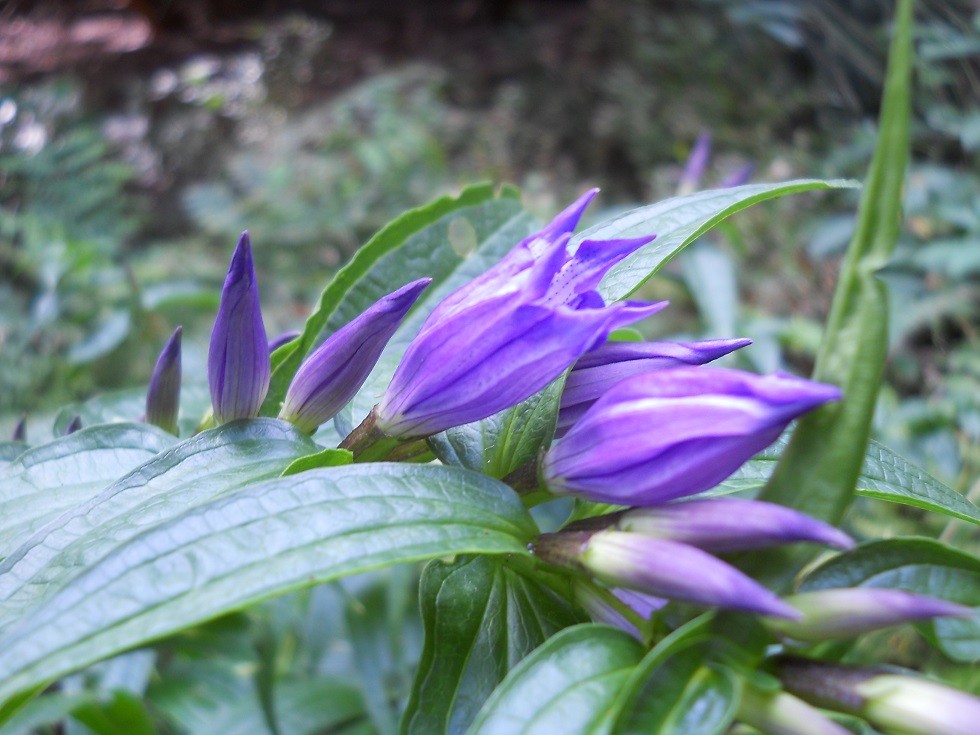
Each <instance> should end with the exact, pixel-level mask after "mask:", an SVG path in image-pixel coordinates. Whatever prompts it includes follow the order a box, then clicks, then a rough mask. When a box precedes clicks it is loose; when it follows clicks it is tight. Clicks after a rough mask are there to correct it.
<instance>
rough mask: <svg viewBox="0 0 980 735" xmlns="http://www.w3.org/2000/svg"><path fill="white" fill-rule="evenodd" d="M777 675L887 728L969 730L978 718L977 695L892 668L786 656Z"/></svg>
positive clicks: (935, 734)
mask: <svg viewBox="0 0 980 735" xmlns="http://www.w3.org/2000/svg"><path fill="white" fill-rule="evenodd" d="M777 675H778V676H779V678H780V679H781V680H782V682H783V686H784V687H785V688H786V689H787V690H788V691H790V692H792V693H793V694H795V695H796V696H798V697H800V698H801V699H804V700H806V701H808V702H810V703H811V704H815V705H817V706H818V707H826V708H827V709H834V710H839V711H841V712H847V713H850V714H853V715H857V716H858V717H863V718H864V719H866V720H868V722H870V723H871V724H872V725H875V726H877V727H880V728H881V729H882V730H885V731H888V732H892V731H895V732H901V733H906V735H974V733H976V731H977V723H980V699H978V698H977V697H972V696H970V695H969V694H967V693H966V692H961V691H959V690H958V689H953V688H951V687H947V686H943V685H942V684H937V683H936V682H933V681H929V680H928V679H923V678H919V677H916V676H903V675H901V674H896V673H894V672H893V671H891V670H883V669H873V668H862V667H857V666H843V665H840V664H828V663H823V662H818V661H809V660H806V659H797V658H786V659H783V660H781V661H780V662H779V664H778V669H777Z"/></svg>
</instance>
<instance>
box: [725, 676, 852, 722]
mask: <svg viewBox="0 0 980 735" xmlns="http://www.w3.org/2000/svg"><path fill="white" fill-rule="evenodd" d="M744 684H745V685H744V686H743V688H742V696H741V699H740V701H739V705H738V716H737V719H738V720H739V721H740V722H744V723H745V724H746V725H750V726H751V727H754V728H755V729H756V730H759V731H761V732H767V733H781V734H782V735H851V731H850V730H848V729H847V728H846V727H842V726H841V725H838V724H837V723H836V722H834V721H833V720H831V719H830V718H828V717H826V716H825V715H823V714H821V713H820V711H819V710H817V709H815V708H814V707H811V706H810V705H808V704H807V703H806V702H804V701H803V700H802V699H797V698H796V697H794V696H793V695H792V694H787V693H786V692H783V691H778V690H777V691H774V692H773V691H764V690H761V689H757V688H756V687H754V686H752V685H751V684H749V683H748V682H744Z"/></svg>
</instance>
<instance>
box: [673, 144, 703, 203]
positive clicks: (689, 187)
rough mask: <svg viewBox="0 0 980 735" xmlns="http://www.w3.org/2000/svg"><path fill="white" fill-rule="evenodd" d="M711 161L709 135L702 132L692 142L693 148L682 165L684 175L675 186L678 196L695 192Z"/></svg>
mask: <svg viewBox="0 0 980 735" xmlns="http://www.w3.org/2000/svg"><path fill="white" fill-rule="evenodd" d="M710 159H711V133H708V132H703V133H701V134H700V135H699V136H698V139H697V140H696V141H694V146H693V147H692V148H691V152H690V154H689V155H688V157H687V163H686V164H684V173H682V174H681V180H680V181H679V182H678V184H677V192H678V193H679V194H690V193H691V192H693V191H696V190H697V188H698V184H700V183H701V179H702V178H703V177H704V172H705V171H707V170H708V161H709V160H710Z"/></svg>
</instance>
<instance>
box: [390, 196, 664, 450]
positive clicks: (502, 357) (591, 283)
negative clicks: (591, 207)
mask: <svg viewBox="0 0 980 735" xmlns="http://www.w3.org/2000/svg"><path fill="white" fill-rule="evenodd" d="M595 193H596V192H595V191H590V192H588V193H587V194H585V195H584V196H582V197H580V198H579V199H578V201H576V202H575V203H574V204H572V205H571V206H570V207H568V208H567V209H566V210H565V211H564V212H562V213H561V214H559V215H558V217H556V218H555V219H554V220H553V221H552V222H551V224H549V225H548V226H547V227H545V228H544V229H543V230H542V231H541V232H539V233H537V234H536V235H532V236H531V237H528V238H527V239H525V240H523V241H522V242H521V243H519V244H518V245H517V246H516V247H514V249H513V250H511V251H510V253H508V254H507V255H506V256H505V257H504V258H503V260H501V261H500V262H499V263H498V264H497V265H496V266H494V267H493V268H491V269H490V270H489V271H487V272H486V273H484V274H483V275H481V276H479V277H478V278H476V279H474V280H472V281H470V282H469V283H467V284H466V285H464V286H462V287H461V288H459V289H457V290H456V291H454V292H453V293H451V294H450V295H449V296H448V297H446V298H445V299H444V300H443V301H442V302H441V303H440V304H439V305H438V306H437V307H436V308H435V309H434V310H433V311H432V313H431V314H430V315H429V317H428V318H427V319H426V320H425V323H424V324H423V325H422V328H421V330H420V332H419V334H418V336H417V337H416V338H415V339H414V340H413V341H412V343H411V344H410V345H409V347H408V349H407V350H406V352H405V355H404V357H403V358H402V361H401V363H400V364H399V365H398V368H397V369H396V371H395V374H394V377H393V378H392V380H391V384H390V385H389V386H388V389H387V390H386V391H385V394H384V396H383V398H382V399H381V402H380V403H379V404H378V406H377V407H376V409H375V419H376V426H377V428H378V429H379V430H381V431H382V432H384V433H386V434H388V435H390V436H395V437H399V438H401V439H409V438H414V437H422V436H429V435H431V434H435V433H437V432H440V431H443V430H444V429H448V428H450V427H452V426H458V425H460V424H467V423H470V422H472V421H478V420H479V419H482V418H486V417H487V416H490V415H492V414H494V413H497V412H498V411H502V410H503V409H505V408H508V407H509V406H512V405H514V404H516V403H518V402H520V401H522V400H524V399H525V398H528V397H529V396H531V395H533V394H534V393H536V392H538V391H539V390H541V389H542V388H544V387H545V386H547V385H548V383H550V382H551V381H553V380H554V379H555V378H557V377H558V376H559V375H561V373H562V372H563V371H564V370H565V369H566V368H567V367H568V366H569V365H571V364H572V363H573V362H575V360H576V359H578V358H579V357H580V356H582V355H583V354H585V353H586V352H588V351H589V350H591V349H593V348H594V347H596V346H597V345H599V344H601V343H602V342H603V341H604V340H605V338H606V336H607V335H608V334H609V332H610V331H612V330H614V329H616V328H618V327H621V326H623V325H626V324H629V323H632V322H634V321H636V320H638V319H641V318H643V317H645V316H648V315H650V314H653V313H654V312H656V311H659V310H660V309H662V308H663V307H664V306H665V304H662V303H661V304H646V303H632V302H619V303H614V304H609V305H607V304H606V303H605V302H604V301H603V299H602V297H601V296H600V295H599V293H598V292H597V291H596V290H595V289H596V287H597V286H598V285H599V281H600V280H601V279H602V276H603V275H604V274H605V273H606V271H608V270H609V269H610V268H611V267H612V266H613V265H615V264H616V263H617V262H619V261H620V260H622V259H623V258H625V257H626V256H627V255H629V254H630V253H632V252H634V251H635V250H637V249H639V248H640V247H642V246H643V245H645V244H646V243H648V242H650V241H651V240H652V239H653V236H650V237H643V238H638V239H632V240H610V241H603V242H599V241H594V240H586V241H584V242H582V243H581V244H580V245H579V246H578V248H577V249H575V250H574V252H570V251H569V248H568V243H569V240H570V238H571V232H572V230H573V229H574V227H575V225H576V223H577V222H578V220H579V217H580V216H581V214H582V211H583V210H584V209H585V207H586V205H588V203H589V201H591V199H592V198H593V197H594V196H595Z"/></svg>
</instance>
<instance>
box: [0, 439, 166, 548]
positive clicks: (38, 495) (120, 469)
mask: <svg viewBox="0 0 980 735" xmlns="http://www.w3.org/2000/svg"><path fill="white" fill-rule="evenodd" d="M172 443H173V437H172V436H170V435H169V434H167V433H166V432H164V431H161V430H160V429H158V428H156V427H155V426H147V425H145V424H103V425H101V426H93V427H90V428H87V429H82V430H80V431H77V432H75V433H74V434H71V435H69V436H65V437H61V438H59V439H55V440H54V441H52V442H49V443H48V444H43V445H41V446H37V447H34V448H33V449H29V450H27V451H26V452H23V453H22V454H20V455H19V456H18V457H17V458H16V459H15V460H14V461H12V462H11V463H10V464H8V465H5V466H3V467H0V558H2V557H5V556H7V555H8V554H9V553H11V552H12V551H13V550H14V549H16V548H17V547H18V546H20V545H21V544H22V543H23V542H24V541H26V540H27V539H28V538H29V537H30V535H31V534H32V533H34V531H36V530H37V529H38V528H40V527H41V526H43V525H44V524H45V523H47V522H48V521H50V520H51V519H52V518H55V517H57V516H59V515H60V514H61V513H63V512H65V511H66V510H69V509H70V508H73V507H74V506H76V505H78V504H80V503H83V502H85V501H87V500H90V499H91V498H93V497H95V496H96V495H98V493H99V492H100V491H101V490H102V489H103V488H105V487H106V485H108V484H109V483H111V482H113V481H114V480H116V479H118V478H119V477H121V476H122V475H125V474H126V473H127V472H129V471H130V470H131V469H133V468H134V467H136V466H138V465H141V464H143V463H144V462H146V461H147V460H149V459H150V458H151V457H153V456H154V455H155V454H158V453H159V452H162V451H163V450H164V449H166V448H167V447H168V446H170V445H171V444H172Z"/></svg>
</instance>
